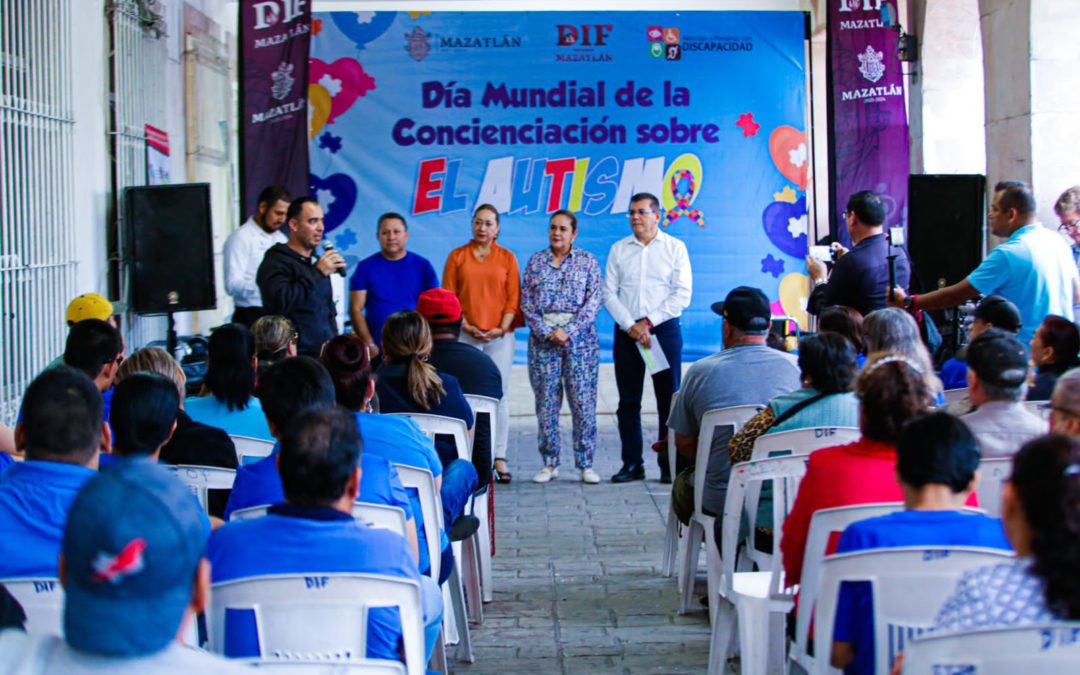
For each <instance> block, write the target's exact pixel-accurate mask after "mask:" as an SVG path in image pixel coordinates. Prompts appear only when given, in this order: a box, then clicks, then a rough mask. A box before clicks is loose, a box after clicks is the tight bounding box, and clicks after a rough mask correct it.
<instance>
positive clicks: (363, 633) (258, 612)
mask: <svg viewBox="0 0 1080 675" xmlns="http://www.w3.org/2000/svg"><path fill="white" fill-rule="evenodd" d="M374 607H397V608H398V610H399V613H400V617H401V626H402V636H403V639H404V644H405V670H406V672H407V673H409V675H422V674H423V673H424V672H425V664H424V620H423V609H422V607H423V605H422V604H421V601H420V584H418V583H417V582H415V581H413V580H411V579H403V578H401V577H391V576H386V575H382V574H318V573H314V574H306V575H305V574H289V575H272V576H265V577H254V578H251V579H238V580H235V581H227V582H224V583H220V584H214V586H213V592H212V593H211V594H210V609H209V611H208V612H207V613H206V630H207V634H208V636H209V644H208V646H209V649H210V651H212V652H216V653H219V654H221V653H223V652H224V648H225V628H226V627H225V617H226V615H227V614H226V610H229V609H233V610H252V611H253V612H254V614H255V624H256V631H255V632H256V636H255V639H256V640H257V643H258V649H259V654H261V655H263V656H264V658H267V657H272V658H279V659H293V658H299V659H336V660H340V659H352V658H363V657H364V655H365V654H366V653H367V613H368V610H369V609H371V608H374Z"/></svg>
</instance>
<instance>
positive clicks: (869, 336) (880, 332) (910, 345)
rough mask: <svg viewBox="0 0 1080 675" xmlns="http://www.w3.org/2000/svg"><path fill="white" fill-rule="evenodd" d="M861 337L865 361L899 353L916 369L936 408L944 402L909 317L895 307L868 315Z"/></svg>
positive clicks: (927, 358) (913, 324) (914, 325)
mask: <svg viewBox="0 0 1080 675" xmlns="http://www.w3.org/2000/svg"><path fill="white" fill-rule="evenodd" d="M863 334H864V335H865V336H866V358H867V361H870V360H871V357H873V356H874V355H875V354H877V353H880V352H890V353H893V354H903V355H904V356H906V357H908V359H910V360H911V362H912V363H914V364H915V365H916V366H918V368H919V372H921V373H922V375H923V380H924V381H925V382H926V388H927V391H929V392H930V397H931V398H932V399H933V400H934V401H935V402H936V403H937V404H939V405H941V404H944V403H945V398H944V397H943V396H942V395H941V392H942V390H943V389H942V386H941V380H939V379H938V376H937V375H936V374H935V373H934V360H933V359H932V358H931V357H930V351H929V350H928V349H927V348H926V344H925V343H923V341H922V336H921V335H920V334H919V324H917V323H915V319H913V318H912V317H911V315H910V314H908V313H907V312H905V311H904V310H902V309H897V308H895V307H886V308H885V309H879V310H877V311H876V312H871V313H870V314H869V315H868V316H867V317H866V318H865V319H863Z"/></svg>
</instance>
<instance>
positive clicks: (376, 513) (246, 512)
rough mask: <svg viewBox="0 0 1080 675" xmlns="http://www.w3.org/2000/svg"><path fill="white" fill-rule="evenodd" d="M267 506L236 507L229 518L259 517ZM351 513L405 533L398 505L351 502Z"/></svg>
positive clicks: (246, 518) (397, 532) (383, 528)
mask: <svg viewBox="0 0 1080 675" xmlns="http://www.w3.org/2000/svg"><path fill="white" fill-rule="evenodd" d="M269 508H270V505H269V504H263V505H262V506H249V507H247V508H246V509H236V510H235V511H233V512H232V513H231V514H229V520H248V519H251V518H261V517H263V516H265V515H266V512H267V510H268V509H269ZM352 515H353V518H355V519H356V520H358V521H360V522H361V523H365V524H367V525H371V526H372V527H377V528H379V529H382V530H390V531H391V532H393V533H395V534H399V535H401V536H402V537H404V536H405V535H406V532H407V530H408V521H407V520H406V519H405V510H404V509H402V508H401V507H399V506H390V505H389V504H365V503H361V502H357V503H356V504H353V508H352Z"/></svg>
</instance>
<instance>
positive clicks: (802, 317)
mask: <svg viewBox="0 0 1080 675" xmlns="http://www.w3.org/2000/svg"><path fill="white" fill-rule="evenodd" d="M808 283H809V280H808V279H807V277H806V275H805V274H799V273H795V274H789V275H787V276H786V277H784V278H783V279H782V280H781V281H780V306H781V307H783V308H784V314H785V315H786V316H790V317H791V318H793V319H795V321H796V322H797V323H798V324H799V328H801V329H802V330H807V329H808V328H809V326H810V317H809V316H808V315H807V314H806V300H807V298H808V296H809V294H810V293H809V291H808V290H807V284H808Z"/></svg>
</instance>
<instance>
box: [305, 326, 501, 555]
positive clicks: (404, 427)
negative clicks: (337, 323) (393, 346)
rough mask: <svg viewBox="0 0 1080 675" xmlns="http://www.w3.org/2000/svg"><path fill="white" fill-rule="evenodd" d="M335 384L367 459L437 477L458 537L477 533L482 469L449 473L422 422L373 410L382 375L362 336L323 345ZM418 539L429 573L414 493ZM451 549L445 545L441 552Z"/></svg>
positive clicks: (459, 465) (460, 464) (452, 468)
mask: <svg viewBox="0 0 1080 675" xmlns="http://www.w3.org/2000/svg"><path fill="white" fill-rule="evenodd" d="M320 360H321V361H322V363H323V365H324V366H326V369H327V370H328V371H329V372H330V378H331V379H332V380H333V381H334V391H335V393H336V396H337V402H338V404H339V405H341V406H343V407H344V408H345V409H347V410H351V411H353V412H354V413H355V414H356V425H357V427H359V429H360V437H361V438H362V439H363V440H364V452H365V453H366V454H370V455H375V456H378V457H382V458H384V459H386V460H388V461H389V462H391V463H393V464H404V465H405V466H412V467H416V468H418V469H427V470H428V471H430V472H431V474H432V475H433V476H434V477H435V489H436V490H437V491H438V492H439V496H440V498H441V501H442V506H443V514H444V517H445V520H446V523H447V526H448V527H449V529H450V532H451V534H452V537H451V538H452V539H454V540H455V541H460V540H461V539H464V538H466V537H468V536H470V535H471V534H472V533H473V532H475V531H476V530H477V529H478V528H479V526H480V522H479V521H478V520H477V519H476V517H474V516H462V513H463V512H464V510H465V506H466V504H467V503H468V501H469V497H470V496H471V495H472V493H473V491H474V490H475V489H476V469H474V468H473V465H472V464H471V463H469V462H466V461H464V460H462V459H455V460H454V461H452V462H450V464H449V466H447V467H446V469H445V471H444V470H443V465H442V462H441V461H440V460H439V455H438V454H436V452H435V446H434V444H433V443H432V442H431V439H429V438H428V437H427V436H425V435H424V432H422V431H421V430H420V427H419V426H417V424H416V422H413V421H412V420H410V419H409V418H407V417H397V416H390V415H379V414H378V413H374V412H372V410H371V397H372V396H373V395H374V394H375V379H376V376H375V374H374V373H372V372H371V353H370V351H369V350H368V348H367V346H366V345H365V344H364V341H363V340H362V339H361V338H360V337H359V336H357V335H353V334H348V335H339V336H337V337H335V338H333V339H331V340H330V341H329V342H327V343H326V345H324V346H323V353H322V356H321V357H320ZM409 500H410V502H411V503H412V507H413V515H414V516H415V517H416V534H417V539H418V543H419V546H420V569H421V571H423V572H425V573H427V571H428V568H429V567H430V565H431V561H430V560H428V551H427V537H426V536H425V534H424V517H423V512H422V510H421V508H420V501H419V495H418V493H417V492H416V490H414V489H410V490H409ZM448 545H449V540H446V541H444V542H443V543H442V546H441V547H440V549H442V548H445V547H446V546H448Z"/></svg>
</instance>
